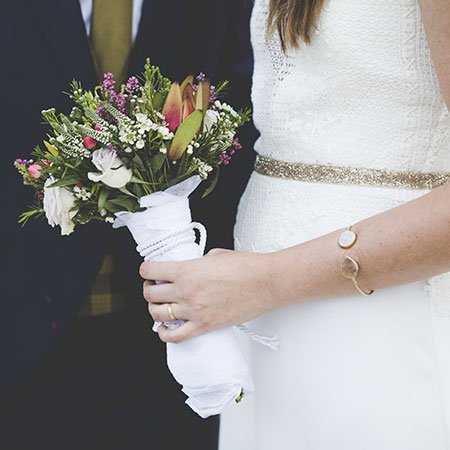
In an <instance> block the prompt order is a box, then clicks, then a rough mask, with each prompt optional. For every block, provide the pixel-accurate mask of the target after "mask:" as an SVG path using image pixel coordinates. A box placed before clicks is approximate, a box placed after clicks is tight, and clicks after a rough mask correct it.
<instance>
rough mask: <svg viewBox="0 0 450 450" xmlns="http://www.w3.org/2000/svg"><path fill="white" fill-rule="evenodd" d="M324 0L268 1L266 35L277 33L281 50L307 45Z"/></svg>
mask: <svg viewBox="0 0 450 450" xmlns="http://www.w3.org/2000/svg"><path fill="white" fill-rule="evenodd" d="M324 3H325V0H270V12H269V20H268V28H267V33H268V35H271V34H273V33H275V32H278V34H279V35H280V39H281V45H282V47H283V50H284V51H286V50H287V49H288V48H297V47H298V46H299V45H300V41H303V42H305V43H306V44H309V43H310V42H311V34H312V31H313V29H314V27H315V26H316V23H317V19H318V18H319V15H320V12H321V11H322V8H323V4H324Z"/></svg>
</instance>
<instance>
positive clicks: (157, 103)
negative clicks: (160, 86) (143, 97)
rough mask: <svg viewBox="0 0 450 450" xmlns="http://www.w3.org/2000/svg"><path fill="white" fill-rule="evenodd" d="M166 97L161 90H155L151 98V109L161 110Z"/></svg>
mask: <svg viewBox="0 0 450 450" xmlns="http://www.w3.org/2000/svg"><path fill="white" fill-rule="evenodd" d="M166 97H167V95H165V94H164V93H162V92H155V94H154V95H153V99H152V100H153V101H152V103H153V105H152V106H153V109H155V110H156V111H161V109H162V108H163V106H164V102H165V101H166Z"/></svg>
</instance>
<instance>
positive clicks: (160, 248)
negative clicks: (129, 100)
mask: <svg viewBox="0 0 450 450" xmlns="http://www.w3.org/2000/svg"><path fill="white" fill-rule="evenodd" d="M200 182H201V179H200V178H199V177H192V178H189V179H188V180H186V181H184V182H182V183H179V184H178V185H176V186H173V187H171V188H168V189H167V190H165V191H163V192H156V193H154V194H150V195H148V196H145V197H142V198H141V199H140V204H141V206H142V207H143V208H146V209H145V211H143V212H137V213H119V214H118V218H117V219H116V221H115V223H114V225H113V226H114V228H118V227H122V226H126V227H128V229H129V230H130V232H131V234H132V235H133V237H134V240H135V241H136V243H137V251H138V252H139V253H140V255H141V256H142V257H143V258H144V259H145V260H154V261H182V260H188V259H194V258H198V257H200V256H202V255H203V252H204V248H205V243H206V230H205V228H204V227H203V226H202V225H201V224H197V223H192V221H191V220H192V219H191V211H190V208H189V199H188V196H189V195H190V194H191V192H192V191H193V190H194V189H196V188H197V186H198V185H199V184H200ZM195 230H196V231H197V232H198V233H199V235H200V238H199V241H198V242H197V238H196V234H195ZM178 322H179V321H178ZM180 325H181V323H176V322H175V323H170V322H168V323H166V324H165V326H168V327H177V326H180ZM159 326H161V324H158V323H156V324H155V327H154V330H155V331H157V328H158V327H159ZM235 332H236V331H235V329H234V328H232V327H228V328H225V329H222V330H218V331H213V332H211V333H208V334H205V335H202V336H198V337H195V338H193V339H190V340H188V341H186V342H182V343H178V344H170V343H169V344H167V364H168V367H169V369H170V371H171V372H172V375H173V376H174V378H175V379H176V380H177V382H178V383H179V384H181V385H182V386H183V392H184V393H185V394H186V395H187V396H188V399H187V401H186V403H187V404H188V405H189V406H190V407H191V408H192V409H193V410H194V411H195V412H196V413H197V414H198V415H200V416H201V417H203V418H206V417H209V416H210V415H214V414H220V413H221V412H222V411H223V409H224V407H225V406H226V405H227V404H228V403H230V402H231V401H232V400H234V399H237V398H239V396H240V394H241V392H246V393H248V392H251V391H252V390H253V386H252V381H251V377H250V374H249V372H248V368H247V364H246V362H245V360H244V359H243V356H242V353H241V350H240V349H239V347H238V345H237V342H236V336H235Z"/></svg>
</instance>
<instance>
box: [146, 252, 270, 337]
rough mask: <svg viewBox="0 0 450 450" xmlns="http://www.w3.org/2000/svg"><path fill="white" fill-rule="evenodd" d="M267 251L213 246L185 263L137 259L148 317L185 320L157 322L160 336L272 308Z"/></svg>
mask: <svg viewBox="0 0 450 450" xmlns="http://www.w3.org/2000/svg"><path fill="white" fill-rule="evenodd" d="M273 255H274V254H261V253H239V252H233V251H229V250H219V249H218V250H213V251H211V252H210V253H209V254H208V255H207V256H205V257H203V258H200V259H196V260H192V261H187V262H145V263H143V264H142V266H141V269H140V273H141V276H142V277H143V278H144V279H145V280H146V281H145V282H144V297H145V299H146V300H147V301H148V302H149V312H150V314H151V316H152V317H153V319H154V320H155V321H158V322H166V321H170V320H173V316H175V317H176V318H177V319H182V320H185V321H186V323H185V324H184V325H182V326H181V327H180V328H178V329H176V330H169V329H168V328H166V327H164V326H162V327H160V329H159V331H158V332H159V336H160V338H161V340H163V341H164V342H180V341H183V340H186V339H189V338H191V337H194V336H197V335H199V334H203V333H206V332H208V331H211V330H214V329H217V328H221V327H225V326H228V325H236V324H239V323H243V322H246V321H248V320H251V319H254V318H255V317H257V316H259V315H261V314H263V313H265V312H266V311H269V310H271V309H273V308H274V307H275V303H276V301H275V299H276V295H275V294H274V289H273V285H272V280H273V279H274V277H273V276H272V269H273V267H274V265H273V264H274V261H273V259H274V256H273ZM157 280H158V281H165V282H167V283H164V284H155V281H157ZM169 304H170V305H171V306H170V307H169ZM171 313H172V314H173V316H171Z"/></svg>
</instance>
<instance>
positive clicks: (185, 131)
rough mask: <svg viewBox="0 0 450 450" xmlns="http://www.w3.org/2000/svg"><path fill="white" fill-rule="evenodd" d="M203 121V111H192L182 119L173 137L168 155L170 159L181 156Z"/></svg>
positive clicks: (176, 158)
mask: <svg viewBox="0 0 450 450" xmlns="http://www.w3.org/2000/svg"><path fill="white" fill-rule="evenodd" d="M202 123H203V112H202V111H194V112H193V113H192V114H190V115H189V116H188V117H186V119H184V120H183V122H182V123H181V125H180V126H179V127H178V130H177V131H176V133H175V137H174V138H173V141H172V145H171V146H170V149H169V153H168V157H169V159H171V160H174V161H176V160H178V159H180V158H181V157H182V156H183V153H184V152H185V151H186V149H187V147H188V145H189V144H190V143H191V141H192V140H193V139H194V138H195V136H196V135H197V133H198V132H199V131H200V128H201V126H202Z"/></svg>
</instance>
